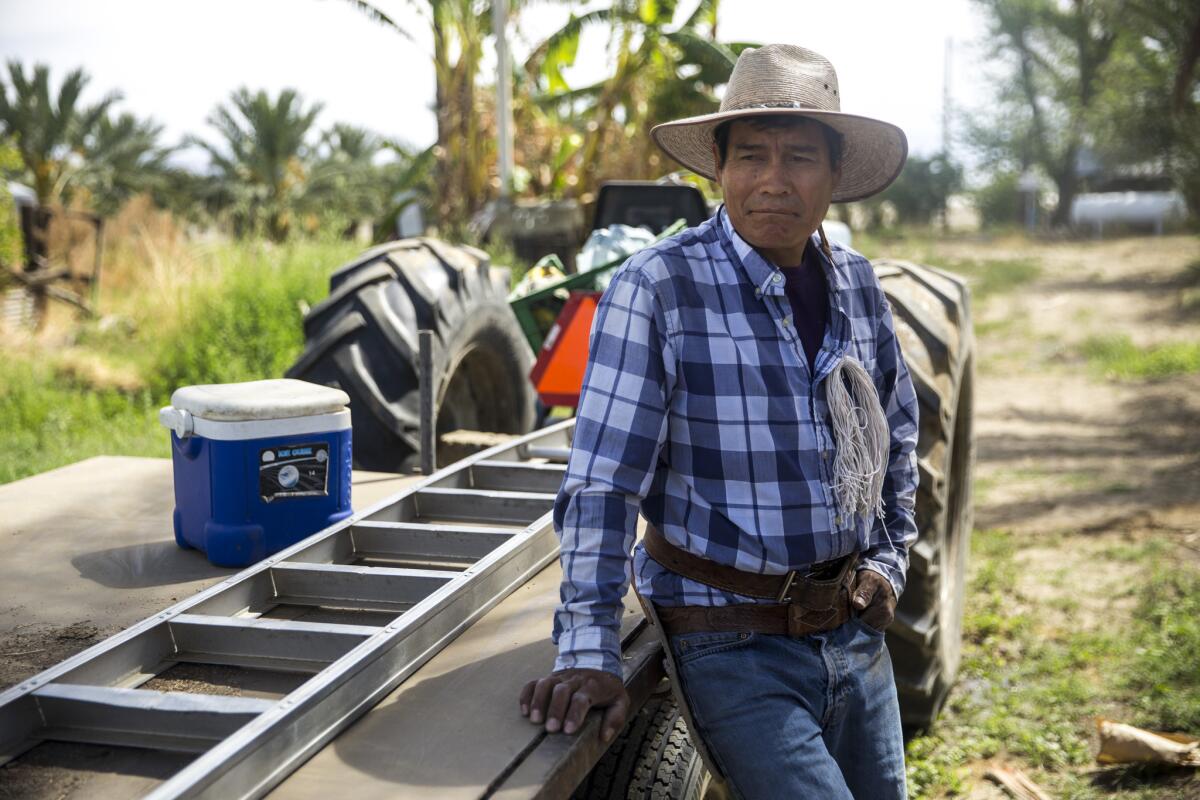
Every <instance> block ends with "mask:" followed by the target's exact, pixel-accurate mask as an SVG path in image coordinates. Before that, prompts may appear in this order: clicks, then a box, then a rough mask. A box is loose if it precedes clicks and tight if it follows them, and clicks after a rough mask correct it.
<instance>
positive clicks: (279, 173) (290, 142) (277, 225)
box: [189, 87, 322, 241]
mask: <svg viewBox="0 0 1200 800" xmlns="http://www.w3.org/2000/svg"><path fill="white" fill-rule="evenodd" d="M321 108H322V106H321V104H320V103H313V104H312V105H309V106H307V107H305V104H304V100H303V98H302V97H301V96H300V94H299V93H298V92H297V91H296V90H294V89H284V90H282V91H281V92H280V93H279V96H278V97H277V98H275V99H272V98H271V97H270V96H269V95H268V94H267V93H266V92H265V91H262V90H260V91H258V92H256V93H254V94H251V93H250V90H249V89H246V88H245V87H242V88H240V89H238V90H237V91H235V92H234V93H233V94H232V95H231V96H230V98H229V104H228V105H226V104H221V105H218V106H217V108H216V109H215V110H214V111H213V113H212V114H211V115H210V116H209V118H208V123H209V124H210V125H212V126H213V127H214V128H216V130H217V133H218V134H220V137H221V139H222V142H221V145H220V146H218V145H213V144H210V143H208V142H205V141H203V140H200V139H196V138H192V139H189V141H190V142H192V143H194V144H197V145H199V146H200V147H202V148H204V149H205V150H206V151H207V152H208V154H209V156H210V158H211V159H212V165H213V167H214V169H215V170H216V176H215V177H216V180H217V183H218V185H219V186H220V187H221V189H222V191H223V193H225V194H226V195H227V201H228V203H229V204H230V205H231V206H232V211H233V217H234V225H235V228H236V229H237V230H239V231H241V232H245V231H247V230H255V229H257V228H259V227H260V226H261V227H263V228H264V229H265V232H266V234H267V235H268V236H269V237H270V238H271V239H272V240H273V241H283V240H284V239H286V238H287V237H288V234H289V233H290V232H291V231H292V230H293V228H294V226H295V224H296V221H297V216H298V214H299V213H300V212H301V211H302V210H303V208H302V206H303V201H304V197H305V193H306V190H307V184H308V180H309V172H310V168H311V160H312V157H313V149H312V147H311V146H310V144H309V141H308V140H309V135H310V132H311V131H312V128H313V124H314V123H315V122H316V119H317V115H318V114H319V113H320V112H321Z"/></svg>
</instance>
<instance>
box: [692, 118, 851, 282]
mask: <svg viewBox="0 0 1200 800" xmlns="http://www.w3.org/2000/svg"><path fill="white" fill-rule="evenodd" d="M713 150H714V155H716V157H717V162H718V163H720V160H721V159H720V153H716V152H715V151H716V145H715V144H714V145H713ZM840 174H841V171H840V169H839V170H834V169H833V168H832V167H831V166H830V163H829V145H828V143H827V142H826V140H825V136H824V134H823V133H822V132H821V129H820V127H819V125H818V124H817V123H813V122H805V121H801V122H800V123H799V124H797V125H788V126H784V127H775V126H772V127H756V126H755V125H754V123H753V121H747V120H734V121H733V122H732V123H731V124H730V128H729V143H728V147H727V148H726V151H725V163H724V165H722V166H719V167H717V182H718V183H720V184H721V190H722V191H723V192H724V194H725V208H726V210H727V211H728V212H729V221H730V222H731V223H733V228H734V230H736V231H737V232H738V234H739V235H740V236H741V237H742V238H743V239H745V240H746V241H747V242H749V243H750V244H752V245H753V246H754V247H755V248H756V249H757V250H758V251H759V252H760V253H761V254H762V255H763V256H764V257H766V258H767V259H769V260H770V261H772V262H773V263H774V264H776V265H777V266H781V267H793V266H797V265H799V264H800V262H801V258H802V257H803V255H804V247H805V245H806V244H807V242H808V237H810V236H811V235H812V234H813V231H815V230H816V229H817V226H818V225H820V224H821V220H823V219H824V218H825V212H826V211H828V210H829V200H830V197H832V195H833V187H834V186H835V185H836V184H837V180H838V178H839V177H840Z"/></svg>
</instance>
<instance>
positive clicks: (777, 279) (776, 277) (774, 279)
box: [771, 272, 783, 283]
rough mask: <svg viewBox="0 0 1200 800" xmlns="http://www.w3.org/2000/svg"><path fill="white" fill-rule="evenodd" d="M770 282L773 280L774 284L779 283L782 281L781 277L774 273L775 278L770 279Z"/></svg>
mask: <svg viewBox="0 0 1200 800" xmlns="http://www.w3.org/2000/svg"><path fill="white" fill-rule="evenodd" d="M771 280H773V281H774V282H775V283H779V282H780V281H782V280H783V276H782V275H780V274H779V273H778V272H776V273H775V277H773V278H771Z"/></svg>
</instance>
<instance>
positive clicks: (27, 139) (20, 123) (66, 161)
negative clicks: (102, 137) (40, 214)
mask: <svg viewBox="0 0 1200 800" xmlns="http://www.w3.org/2000/svg"><path fill="white" fill-rule="evenodd" d="M8 74H9V84H11V88H12V95H11V97H10V95H9V87H8V86H6V85H5V83H4V81H3V80H0V126H2V128H0V132H2V133H4V134H5V135H7V136H8V137H10V138H11V139H12V140H13V141H14V142H15V144H16V147H17V152H18V153H20V156H21V161H22V163H23V164H24V166H25V169H26V171H27V172H28V174H29V179H30V182H31V183H32V184H33V190H34V192H35V193H36V194H37V199H38V203H39V204H40V205H43V206H45V205H50V204H52V203H58V202H61V201H63V200H66V199H69V198H70V195H71V193H72V191H73V190H74V189H75V188H76V187H77V185H78V183H79V181H80V178H81V177H82V176H83V174H84V172H85V171H86V169H87V167H88V161H87V159H86V158H85V156H86V144H87V142H88V140H89V138H90V137H91V136H93V135H94V134H95V132H96V130H97V129H98V128H99V126H100V125H101V124H102V122H103V121H104V120H105V117H106V115H107V113H108V109H109V106H111V105H112V104H113V103H115V102H116V101H117V100H119V99H120V94H118V93H116V92H110V93H108V94H107V95H105V96H104V97H103V98H102V99H101V100H100V101H99V102H97V103H95V104H94V105H90V106H84V105H82V104H81V103H80V95H81V94H82V92H83V89H84V87H85V86H87V84H88V81H89V80H90V79H89V78H88V76H87V74H85V73H84V71H83V70H82V69H75V70H72V71H71V72H70V73H68V74H67V77H66V78H64V79H63V81H62V83H61V84H60V85H59V87H58V92H57V95H55V96H52V92H51V90H50V68H49V67H48V66H46V65H45V64H37V65H35V66H34V68H33V73H32V74H31V75H27V74H26V73H25V69H24V67H22V66H21V64H20V63H19V62H17V61H9V62H8Z"/></svg>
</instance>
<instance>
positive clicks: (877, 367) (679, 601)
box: [553, 208, 917, 675]
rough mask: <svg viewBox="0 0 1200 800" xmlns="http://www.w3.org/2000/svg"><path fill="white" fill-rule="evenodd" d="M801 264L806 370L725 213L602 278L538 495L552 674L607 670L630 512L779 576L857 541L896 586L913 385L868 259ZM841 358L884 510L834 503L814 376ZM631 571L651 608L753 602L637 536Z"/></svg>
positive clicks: (908, 533)
mask: <svg viewBox="0 0 1200 800" xmlns="http://www.w3.org/2000/svg"><path fill="white" fill-rule="evenodd" d="M815 244H816V239H815V237H814V245H815ZM811 249H812V250H815V251H816V252H817V253H820V249H819V248H817V247H813V248H811ZM818 258H819V263H820V264H821V266H822V267H824V269H825V274H826V282H827V284H828V286H829V292H830V314H829V324H828V326H827V328H826V332H825V339H824V342H823V343H822V346H821V351H820V353H819V354H818V355H817V359H816V369H815V373H816V374H815V375H814V374H813V373H812V371H810V369H809V366H808V361H807V358H806V357H805V354H804V349H803V346H802V344H801V342H800V337H799V336H798V335H797V334H796V330H795V325H794V324H793V321H792V319H791V316H790V315H791V313H792V312H791V308H790V305H789V304H788V301H787V297H786V295H785V293H784V276H783V274H782V273H781V272H780V270H779V269H778V268H776V267H775V266H774V265H772V264H771V263H770V262H768V261H766V260H765V259H764V258H763V257H762V256H760V255H759V254H758V252H757V251H756V250H755V249H754V248H753V247H751V246H750V245H749V244H747V243H746V242H745V241H744V240H743V239H742V238H741V237H740V236H738V234H737V232H736V231H734V229H733V226H732V225H731V224H730V222H729V217H728V214H727V213H726V212H725V210H724V208H722V209H721V210H720V211H718V212H717V214H716V215H714V216H713V217H712V218H711V219H709V220H708V221H707V222H705V223H703V224H702V225H699V226H698V227H695V228H689V229H688V230H685V231H683V232H682V233H680V234H678V235H677V236H673V237H671V238H669V239H664V240H663V241H661V242H659V243H657V244H655V245H653V246H651V247H648V248H646V249H645V250H642V251H640V252H638V253H636V254H635V255H633V256H632V257H631V258H630V259H629V260H628V261H627V262H626V263H625V264H624V265H623V266H622V267H621V268H620V270H619V271H618V272H617V273H616V275H615V276H614V278H613V280H612V283H611V284H610V285H609V287H608V290H607V291H606V292H605V293H604V296H603V298H602V299H601V301H600V305H599V308H598V309H597V312H596V317H595V320H594V321H593V323H592V333H591V345H590V351H589V355H588V367H587V372H586V374H585V376H584V380H583V391H582V394H581V396H580V401H579V408H578V418H577V421H576V424H575V439H574V443H573V448H572V450H571V457H570V461H569V463H568V465H567V473H566V477H565V478H564V480H563V483H562V488H561V489H560V490H559V493H558V498H557V501H556V502H555V504H554V524H555V529H556V530H557V532H558V534H559V538H560V539H561V541H562V553H561V556H560V560H561V563H562V569H563V582H562V588H561V604H560V606H559V608H558V610H557V612H556V613H555V616H554V636H553V638H554V641H555V642H557V644H558V650H559V656H558V660H557V661H556V663H555V669H556V670H559V669H566V668H569V667H590V668H594V669H604V670H608V671H609V672H613V673H616V674H618V675H619V674H620V657H619V655H620V642H619V634H618V624H619V620H620V616H621V611H622V602H621V598H622V597H623V596H624V594H625V592H626V590H627V589H628V586H629V580H630V559H629V555H630V550H631V548H633V547H634V540H635V537H636V525H637V518H638V511H639V508H640V511H641V513H642V515H643V516H645V517H646V519H647V520H648V521H649V522H650V523H652V524H654V525H655V526H657V527H658V529H659V530H660V531H662V533H663V535H664V536H665V537H666V538H667V539H668V540H669V541H670V542H672V543H673V544H675V545H677V546H679V547H682V548H684V549H685V550H687V551H688V552H690V553H694V554H695V555H698V556H703V557H704V558H708V559H711V560H713V561H716V562H718V563H720V564H725V565H728V566H733V567H736V568H738V569H741V570H746V571H748V572H757V573H766V574H779V575H782V574H785V573H786V572H788V571H789V570H792V569H803V568H805V567H806V566H807V565H809V564H813V563H816V562H821V561H827V560H829V559H833V558H837V557H839V556H843V555H846V554H848V553H851V552H854V551H856V550H857V551H861V552H862V554H863V561H862V563H861V564H860V568H869V569H874V570H876V571H878V572H880V573H882V574H883V575H884V576H885V577H887V579H888V580H889V581H891V584H892V586H893V587H894V589H895V591H896V596H897V597H899V596H900V593H901V592H902V591H903V589H904V575H905V571H906V570H907V568H908V548H909V546H910V545H912V543H913V542H914V541H915V540H916V537H917V529H916V523H915V520H914V517H913V505H914V499H915V495H916V490H917V457H916V444H917V400H916V395H915V394H914V392H913V386H912V380H911V378H910V377H909V374H908V368H907V367H906V366H905V364H904V360H903V358H902V357H901V355H900V346H899V342H898V341H897V339H896V335H895V330H894V328H893V323H892V316H891V311H890V309H889V306H888V302H887V299H886V298H885V297H884V294H883V290H882V289H881V288H880V286H879V281H878V280H877V279H876V277H875V272H874V270H873V269H872V268H871V265H870V263H869V262H868V261H867V260H866V259H865V258H863V257H862V256H861V255H859V254H858V253H856V252H854V251H853V250H850V249H847V248H843V247H840V246H838V245H834V246H833V259H832V263H830V262H829V260H827V259H826V258H825V256H824V254H820V255H819V256H818ZM846 355H849V356H852V357H854V358H856V359H857V360H858V361H859V362H861V363H862V365H863V366H864V367H865V368H866V370H867V373H868V374H869V375H871V376H872V378H873V379H874V382H875V388H876V391H878V393H879V399H880V402H881V404H882V406H883V409H884V412H885V414H886V415H887V419H888V424H889V427H890V429H891V453H890V456H889V462H888V467H887V476H886V478H885V480H884V484H883V507H884V516H883V519H878V518H872V519H867V518H865V517H858V516H853V515H851V514H849V513H841V512H839V510H838V508H837V502H836V498H835V495H834V492H833V489H832V478H833V451H834V446H835V445H834V439H833V431H832V428H831V425H830V419H829V408H828V406H827V405H826V401H825V385H824V381H825V379H826V377H827V376H828V375H829V373H830V371H831V370H832V369H833V367H834V366H835V365H836V364H837V363H838V362H839V361H840V360H841V358H842V357H843V356H846ZM632 573H633V575H635V576H636V580H637V587H638V591H639V592H640V593H641V594H642V595H643V596H644V597H646V598H647V599H649V600H652V601H654V602H655V603H658V604H659V605H663V606H676V605H713V606H716V605H727V604H731V603H750V602H769V601H755V600H754V599H752V598H749V597H743V596H740V595H736V594H731V593H728V592H724V591H721V590H717V589H713V588H711V587H708V586H706V585H704V584H701V583H697V582H695V581H691V580H688V579H686V578H682V577H680V576H678V575H676V574H674V573H672V572H669V571H667V570H666V569H665V568H664V567H662V566H661V565H659V564H658V563H657V562H655V561H654V560H653V559H651V558H649V557H648V556H647V555H646V553H645V550H644V549H643V548H642V546H641V545H640V544H639V545H638V546H637V548H636V552H635V553H634V557H633V563H632Z"/></svg>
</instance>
